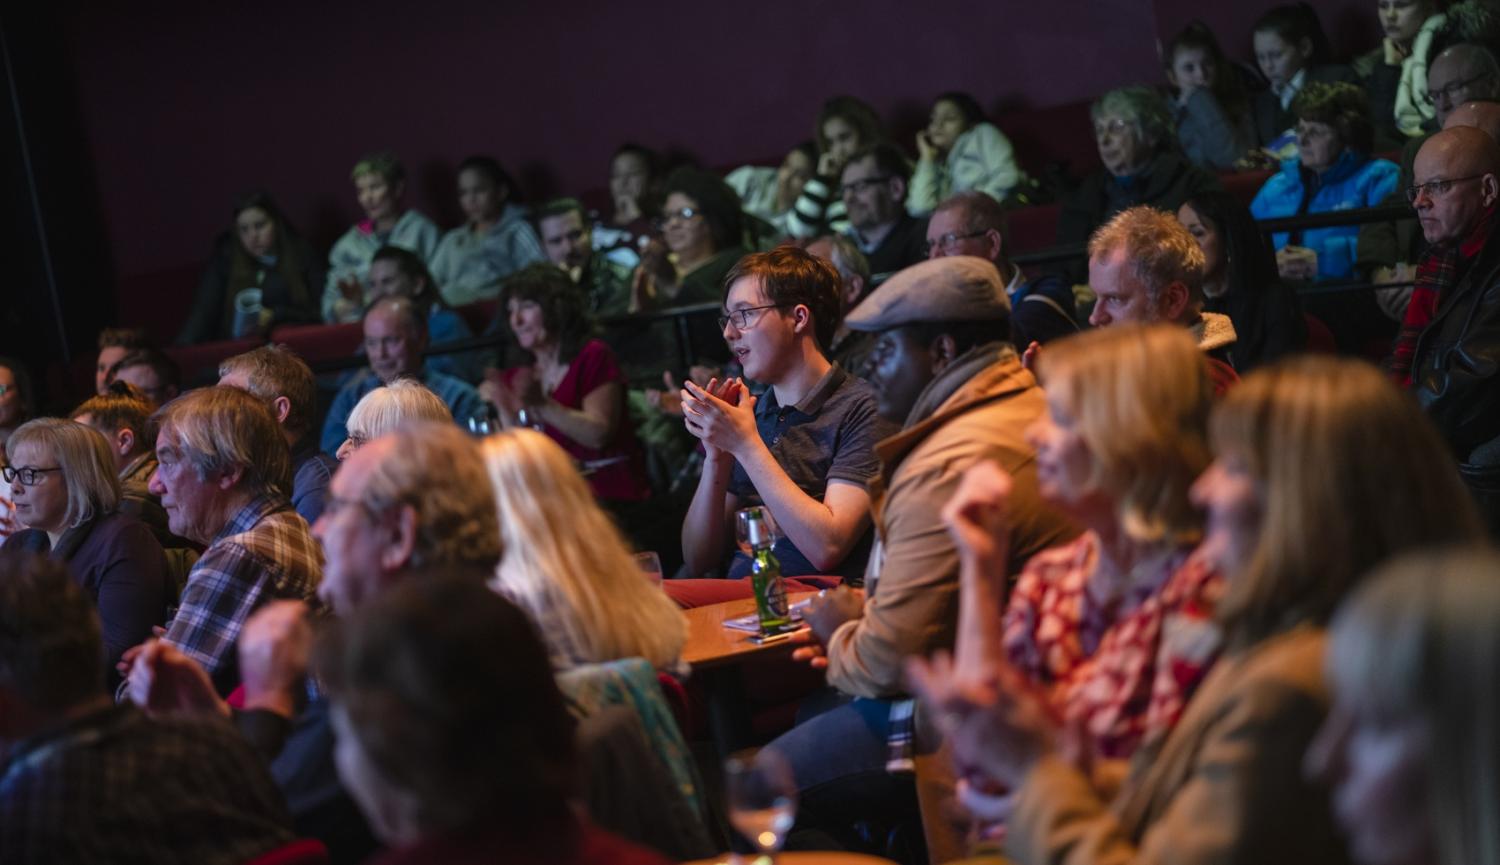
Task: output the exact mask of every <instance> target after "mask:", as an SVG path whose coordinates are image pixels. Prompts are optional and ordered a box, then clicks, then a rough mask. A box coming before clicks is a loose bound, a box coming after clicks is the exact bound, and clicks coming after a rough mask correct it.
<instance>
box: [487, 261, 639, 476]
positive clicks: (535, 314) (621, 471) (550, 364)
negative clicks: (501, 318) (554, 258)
mask: <svg viewBox="0 0 1500 865" xmlns="http://www.w3.org/2000/svg"><path fill="white" fill-rule="evenodd" d="M503 297H504V300H505V309H506V310H507V313H508V315H509V323H510V331H511V335H512V337H513V338H514V340H515V344H516V346H517V347H518V348H519V349H520V350H521V351H523V352H525V353H526V354H527V355H529V357H530V362H529V363H526V364H522V365H519V366H513V367H509V368H507V369H503V370H499V371H493V370H492V371H491V372H490V374H489V376H488V378H487V380H486V381H485V383H484V384H483V385H481V386H480V394H481V395H482V396H483V397H484V398H485V399H487V400H489V401H490V402H492V403H494V404H495V405H496V406H497V407H498V408H499V409H500V423H501V426H503V427H511V426H516V425H520V426H532V427H537V428H539V429H540V430H541V431H542V432H545V433H546V434H547V435H549V436H551V437H552V439H553V440H555V441H556V442H557V443H558V444H560V445H562V447H563V450H566V451H567V452H568V453H569V454H570V455H572V457H573V458H574V459H576V460H578V461H579V462H580V463H582V464H583V467H584V469H585V470H586V471H589V472H591V473H590V475H589V484H590V486H592V487H593V490H594V494H595V495H597V496H599V497H600V498H601V499H606V500H613V501H627V502H628V501H640V500H642V499H645V498H646V497H647V496H649V495H650V492H651V491H650V487H649V486H648V484H647V481H646V468H645V454H644V452H643V451H642V450H641V446H640V442H639V441H638V440H637V439H636V436H635V425H634V424H633V423H632V422H631V420H630V415H629V413H628V412H627V411H626V410H625V375H624V373H623V372H621V370H620V365H619V362H618V361H617V360H616V359H615V353H614V352H613V351H612V350H611V349H610V347H609V346H608V345H606V344H605V343H604V342H603V341H602V340H599V339H596V338H594V335H593V334H594V322H593V321H592V320H591V319H590V318H589V315H588V300H587V299H586V298H585V297H584V296H583V293H582V292H580V291H579V290H578V287H577V286H575V285H574V284H573V281H572V280H571V279H569V278H568V274H567V273H566V272H565V271H563V270H560V269H559V268H557V267H554V266H553V265H551V264H533V265H531V266H530V267H527V268H525V269H524V270H522V271H520V272H519V273H517V274H516V275H515V276H513V277H511V278H510V279H509V280H508V281H507V282H506V284H505V293H504V295H503Z"/></svg>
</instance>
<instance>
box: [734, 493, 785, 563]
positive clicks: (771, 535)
mask: <svg viewBox="0 0 1500 865" xmlns="http://www.w3.org/2000/svg"><path fill="white" fill-rule="evenodd" d="M756 514H759V515H760V519H761V521H762V523H763V525H764V526H765V529H764V530H765V532H766V535H765V539H766V541H767V542H768V543H769V544H771V545H775V543H776V539H777V538H779V537H781V533H780V530H779V529H778V528H777V527H776V520H775V519H773V518H772V517H771V509H770V508H768V507H766V506H765V505H756V506H754V507H749V508H740V509H739V510H737V511H735V512H734V542H735V543H736V544H738V545H739V548H740V552H742V553H744V554H745V555H747V556H754V555H755V546H754V545H753V544H752V543H751V538H750V524H751V523H752V522H754V519H755V515H756Z"/></svg>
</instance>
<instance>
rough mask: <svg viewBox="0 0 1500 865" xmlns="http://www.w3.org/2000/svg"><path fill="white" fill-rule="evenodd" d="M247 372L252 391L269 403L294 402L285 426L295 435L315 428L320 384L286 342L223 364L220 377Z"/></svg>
mask: <svg viewBox="0 0 1500 865" xmlns="http://www.w3.org/2000/svg"><path fill="white" fill-rule="evenodd" d="M232 373H243V374H244V376H245V379H246V383H247V384H248V385H249V391H250V393H251V395H252V396H254V397H255V398H256V399H259V400H261V401H262V402H264V403H266V405H267V406H268V407H269V406H270V404H271V401H272V400H274V399H276V398H277V397H279V396H284V397H286V399H287V402H288V403H289V404H290V405H289V407H288V409H287V414H286V422H285V423H284V424H283V426H284V427H285V428H286V431H287V432H289V433H291V434H292V437H293V438H301V437H302V435H303V434H304V433H307V432H308V431H310V430H311V429H312V428H313V419H314V417H315V416H316V415H317V411H318V384H317V381H316V380H315V379H314V378H313V372H312V368H311V367H309V366H308V365H307V362H306V361H304V360H303V359H302V358H300V357H298V356H297V354H296V352H294V351H292V350H291V349H290V348H288V347H286V346H284V345H263V346H261V347H260V348H256V349H252V350H250V351H247V352H245V353H244V354H237V355H235V356H234V357H231V358H229V359H227V360H225V361H224V362H223V363H221V364H219V377H220V378H223V377H224V376H226V375H230V374H232Z"/></svg>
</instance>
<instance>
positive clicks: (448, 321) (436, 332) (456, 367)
mask: <svg viewBox="0 0 1500 865" xmlns="http://www.w3.org/2000/svg"><path fill="white" fill-rule="evenodd" d="M437 286H438V283H437V281H436V280H435V279H433V277H432V273H431V272H430V271H428V269H427V265H425V264H423V263H422V258H421V256H419V255H417V254H416V253H415V252H412V251H411V250H408V249H402V248H401V247H399V246H382V247H381V248H380V249H379V251H377V252H376V253H375V257H374V258H373V259H371V260H370V302H371V303H374V302H375V301H377V300H380V299H381V298H386V297H405V298H410V299H411V300H413V301H415V302H416V304H417V305H418V306H419V307H421V308H422V309H425V310H426V311H427V341H428V343H429V344H431V343H436V344H438V345H442V344H443V343H446V342H454V341H456V340H460V339H472V338H473V337H474V331H472V330H470V329H469V324H468V322H466V321H464V317H463V316H462V315H459V314H458V313H457V312H456V311H454V309H453V307H451V306H449V305H448V303H447V302H446V301H444V300H443V295H442V294H440V293H439V292H438V289H437ZM427 365H428V366H429V367H430V368H431V369H432V370H433V371H434V372H440V373H442V374H443V375H450V376H453V377H454V378H457V379H461V380H463V381H465V382H468V383H469V384H474V383H476V382H478V381H479V379H480V378H481V377H482V376H483V374H484V355H483V352H472V351H469V352H460V353H454V352H448V353H445V354H437V355H433V356H432V357H431V358H429V359H428V360H427Z"/></svg>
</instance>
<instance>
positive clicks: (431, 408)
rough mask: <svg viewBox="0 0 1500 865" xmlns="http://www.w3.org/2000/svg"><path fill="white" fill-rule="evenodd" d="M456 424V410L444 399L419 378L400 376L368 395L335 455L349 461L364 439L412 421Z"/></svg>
mask: <svg viewBox="0 0 1500 865" xmlns="http://www.w3.org/2000/svg"><path fill="white" fill-rule="evenodd" d="M427 420H430V421H440V422H442V423H453V412H451V411H449V410H448V404H447V403H445V402H443V398H442V397H440V396H438V395H437V394H435V393H433V392H432V391H431V390H429V389H428V388H427V386H426V385H424V384H422V383H421V382H419V381H417V380H416V379H410V378H401V379H397V380H395V381H393V382H391V383H390V384H388V385H386V386H384V387H377V388H375V389H374V390H372V391H370V392H369V393H367V394H365V395H364V396H363V397H362V398H361V399H360V401H359V402H357V403H355V404H354V408H353V410H352V411H350V412H349V420H348V421H346V422H345V423H344V429H345V430H346V431H347V432H348V438H345V439H344V443H343V444H341V445H339V449H338V452H337V453H335V454H334V456H336V457H338V458H339V460H341V461H342V460H346V459H348V458H349V455H350V454H352V453H354V452H355V451H357V450H359V447H360V445H363V444H364V443H365V442H367V441H369V440H371V439H374V438H379V437H380V436H383V435H385V434H386V433H388V432H390V431H391V430H393V429H395V428H396V427H398V426H401V425H402V424H404V423H410V422H412V421H427Z"/></svg>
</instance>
